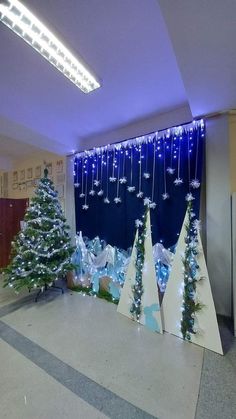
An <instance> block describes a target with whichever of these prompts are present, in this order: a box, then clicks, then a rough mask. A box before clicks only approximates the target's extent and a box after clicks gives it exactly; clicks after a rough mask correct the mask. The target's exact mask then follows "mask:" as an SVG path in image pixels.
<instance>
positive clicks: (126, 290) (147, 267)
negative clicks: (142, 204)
mask: <svg viewBox="0 0 236 419" xmlns="http://www.w3.org/2000/svg"><path fill="white" fill-rule="evenodd" d="M137 221H138V222H139V223H138V224H139V225H138V229H137V232H136V236H135V241H134V245H133V250H132V254H131V258H130V263H129V266H128V269H127V272H126V277H125V282H124V286H123V289H122V291H121V297H120V301H119V304H118V308H117V311H118V312H119V313H121V314H123V315H124V316H127V317H129V318H130V319H132V320H135V321H137V322H139V323H141V324H143V325H144V326H146V327H147V328H148V329H150V330H152V331H153V332H158V333H162V321H161V314H160V304H159V296H158V288H157V281H156V271H155V264H154V259H153V250H152V237H151V223H150V210H149V208H148V207H147V210H146V211H145V214H144V216H143V222H140V220H137Z"/></svg>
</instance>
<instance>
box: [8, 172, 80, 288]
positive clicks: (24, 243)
mask: <svg viewBox="0 0 236 419" xmlns="http://www.w3.org/2000/svg"><path fill="white" fill-rule="evenodd" d="M47 175H48V171H47V169H45V170H44V177H43V178H42V179H41V180H40V181H39V184H38V187H37V189H36V191H35V196H34V197H33V198H32V199H31V202H30V206H29V207H28V209H27V211H26V214H25V218H24V223H23V224H24V227H23V229H22V230H21V231H20V232H19V233H18V235H17V236H16V239H15V241H14V242H13V243H12V254H13V255H14V257H13V258H12V261H11V262H10V264H9V266H8V267H7V268H6V269H5V273H6V274H7V276H6V280H5V286H6V285H9V286H10V287H12V288H14V289H15V290H16V291H19V290H21V289H22V288H24V287H26V288H28V289H29V290H31V289H33V288H40V289H43V288H45V287H46V288H47V287H48V286H51V285H52V284H53V282H54V281H55V280H56V279H57V278H58V277H59V276H62V275H64V274H66V272H68V271H70V270H72V269H73V265H72V263H71V256H72V254H73V252H74V248H73V247H72V246H71V245H70V237H69V233H68V231H69V226H68V225H67V224H66V219H65V217H64V214H63V211H62V208H61V205H60V203H59V201H58V194H57V192H56V191H55V190H54V186H53V182H52V181H51V180H50V179H49V178H48V177H47Z"/></svg>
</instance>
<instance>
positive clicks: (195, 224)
mask: <svg viewBox="0 0 236 419" xmlns="http://www.w3.org/2000/svg"><path fill="white" fill-rule="evenodd" d="M193 228H194V229H195V230H197V231H198V230H200V229H201V221H200V220H194V222H193Z"/></svg>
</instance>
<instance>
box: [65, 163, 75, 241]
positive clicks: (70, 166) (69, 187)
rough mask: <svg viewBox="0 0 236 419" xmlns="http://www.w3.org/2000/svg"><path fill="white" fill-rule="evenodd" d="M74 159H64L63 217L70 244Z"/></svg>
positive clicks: (72, 225) (72, 236)
mask: <svg viewBox="0 0 236 419" xmlns="http://www.w3.org/2000/svg"><path fill="white" fill-rule="evenodd" d="M73 170H74V158H73V157H72V156H70V157H66V196H65V200H66V201H65V216H66V219H67V223H68V224H69V226H70V233H71V240H72V244H73V245H74V244H75V234H76V226H75V196H74V175H73Z"/></svg>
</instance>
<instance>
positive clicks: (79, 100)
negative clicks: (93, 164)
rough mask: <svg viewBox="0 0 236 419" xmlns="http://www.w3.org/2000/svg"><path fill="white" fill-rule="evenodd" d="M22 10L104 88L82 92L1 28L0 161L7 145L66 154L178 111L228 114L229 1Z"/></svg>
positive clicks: (151, 0)
mask: <svg viewBox="0 0 236 419" xmlns="http://www.w3.org/2000/svg"><path fill="white" fill-rule="evenodd" d="M24 3H25V4H26V5H28V6H29V8H31V10H33V11H35V13H36V14H37V16H38V17H39V18H41V19H42V20H43V21H44V22H46V23H48V24H49V25H50V27H51V28H53V30H54V32H56V33H57V34H59V36H60V37H61V38H62V39H63V40H65V42H66V43H67V45H70V46H71V48H72V49H73V50H74V51H75V52H76V53H77V54H80V55H81V56H82V57H83V59H84V60H85V62H87V64H88V65H89V67H91V69H92V70H93V71H94V73H95V74H96V75H97V76H98V77H99V79H100V80H101V81H102V87H101V89H98V90H96V91H94V92H92V93H90V94H88V95H85V94H83V93H82V92H81V91H80V90H79V89H78V88H77V87H76V86H74V85H73V84H72V83H71V82H70V81H69V80H67V79H66V78H65V77H64V76H63V75H62V74H61V73H59V72H58V71H57V70H56V69H55V68H54V67H52V66H51V65H50V64H49V63H48V62H47V61H45V60H44V59H43V58H42V57H41V56H40V55H39V54H38V53H37V52H35V51H34V50H33V49H32V48H30V47H29V46H28V45H27V44H26V43H25V42H24V41H23V40H21V39H20V38H19V37H17V36H16V35H15V34H14V33H13V32H11V31H10V30H9V29H8V28H6V27H5V26H4V25H3V24H2V23H0V51H1V65H0V92H1V100H0V147H1V141H2V140H1V138H6V137H7V138H8V146H9V148H7V150H5V151H4V148H3V146H2V147H1V149H0V156H3V155H4V153H8V154H9V153H10V154H11V149H12V150H13V149H14V147H15V143H14V141H13V143H12V148H11V141H10V139H11V138H12V139H14V140H17V141H18V142H22V141H23V142H24V143H25V144H29V145H33V146H36V147H39V148H42V149H47V150H49V151H52V152H58V153H70V152H71V151H72V150H75V149H79V148H80V147H81V146H82V144H83V145H84V144H86V142H88V144H89V143H90V142H91V141H90V140H91V139H93V141H96V136H98V137H99V138H101V135H102V134H103V133H107V132H109V131H111V132H112V133H114V132H115V131H116V130H117V129H120V127H123V126H126V125H130V124H132V123H133V122H135V121H138V120H140V119H142V120H143V119H145V118H147V119H148V118H149V119H150V118H151V117H153V116H155V115H160V114H163V113H164V112H168V111H170V110H173V109H176V108H179V107H183V106H184V105H185V106H186V107H187V108H188V112H187V114H188V115H190V116H191V112H192V115H193V116H198V115H202V114H204V113H208V112H213V111H214V112H215V111H219V110H222V109H227V108H234V107H236V90H235V89H236V62H235V57H236V54H235V45H234V44H235V39H236V25H235V22H234V20H235V16H236V2H235V0H225V1H224V2H222V0H208V1H207V2H206V1H205V0H198V2H196V1H195V0H178V2H176V0H159V1H158V0H148V1H143V0H119V1H115V0H40V1H38V0H24ZM177 4H178V7H176V6H177ZM182 122H185V121H182ZM111 140H112V138H111ZM26 149H27V148H26ZM13 151H14V150H13Z"/></svg>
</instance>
